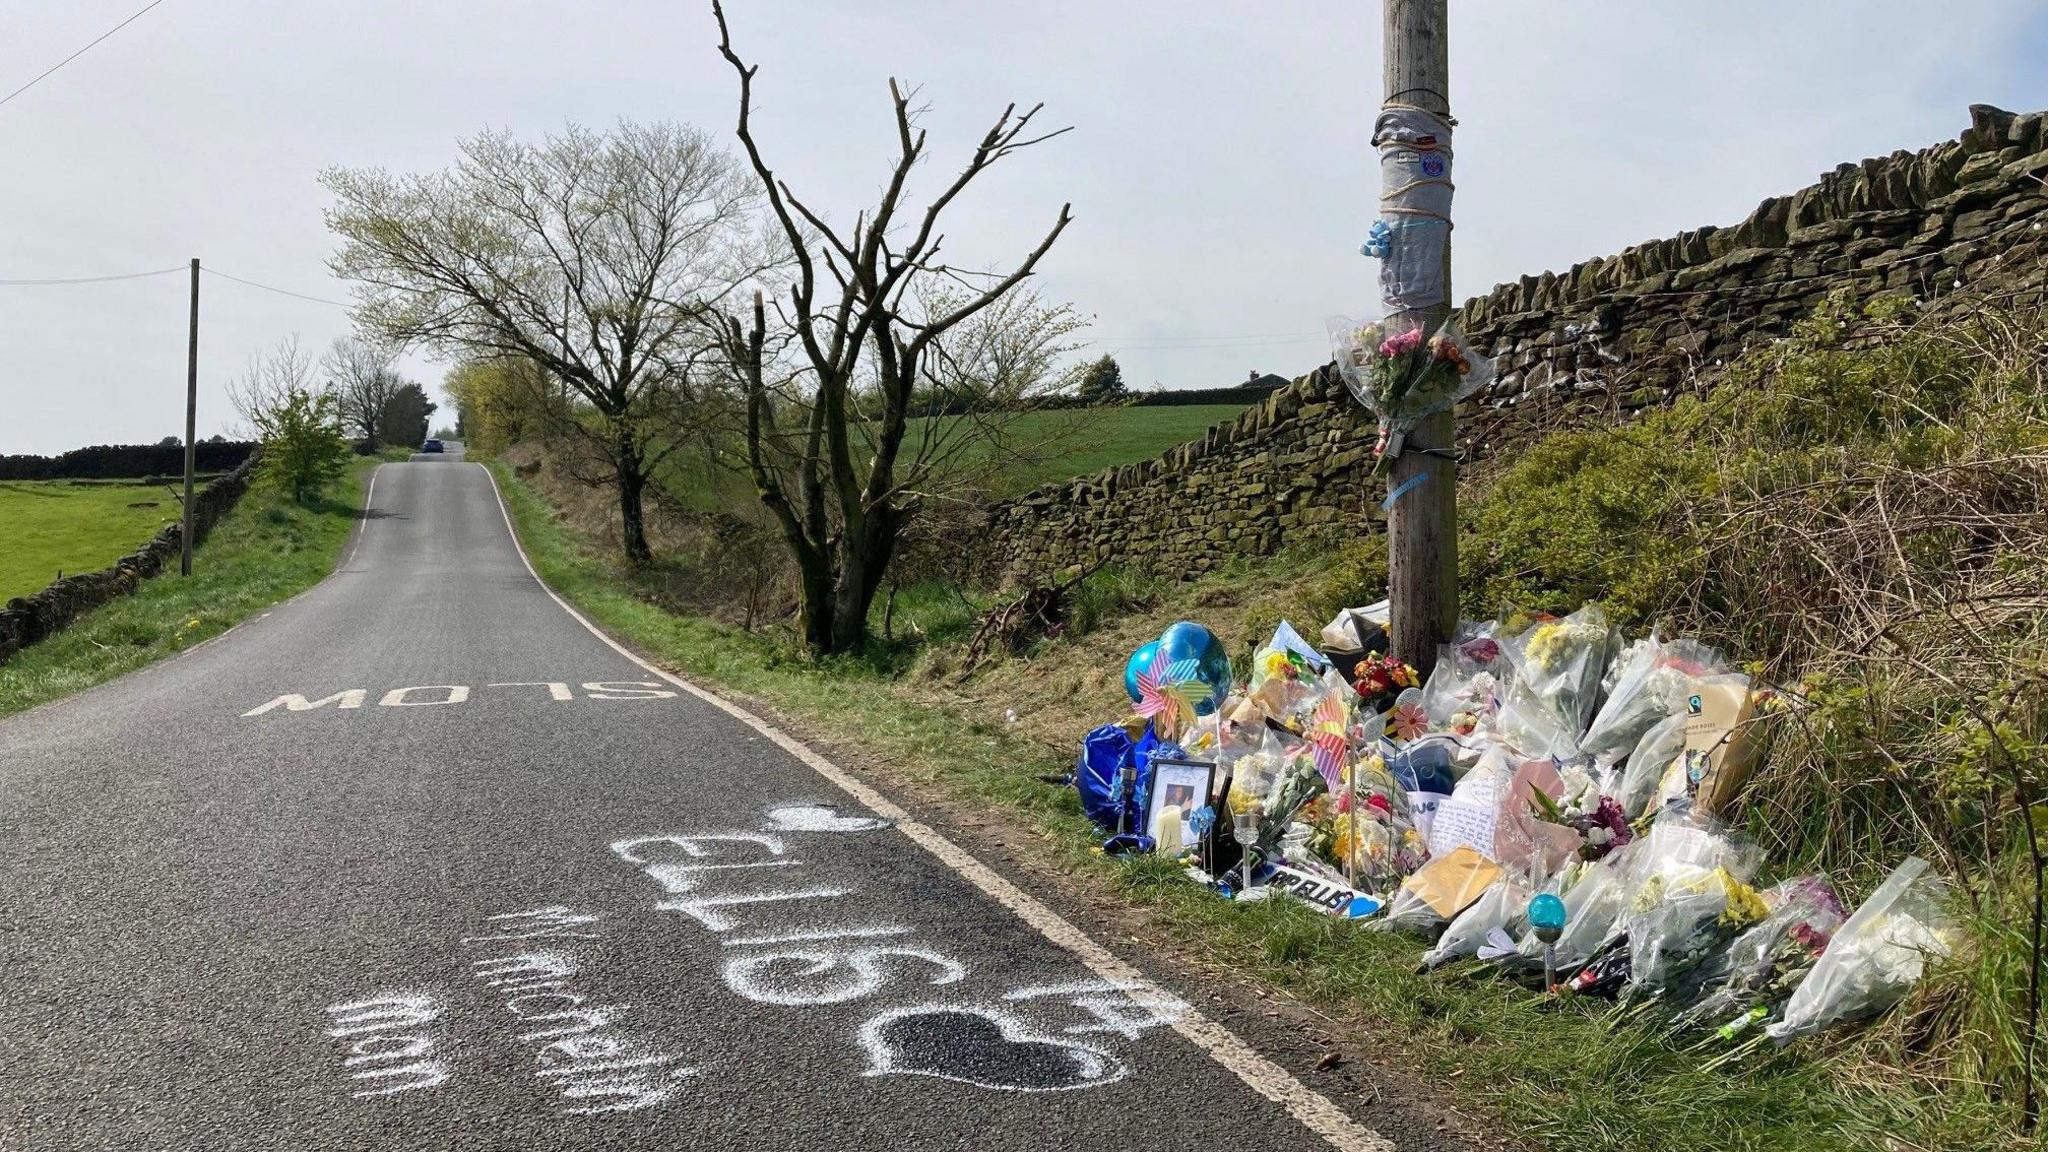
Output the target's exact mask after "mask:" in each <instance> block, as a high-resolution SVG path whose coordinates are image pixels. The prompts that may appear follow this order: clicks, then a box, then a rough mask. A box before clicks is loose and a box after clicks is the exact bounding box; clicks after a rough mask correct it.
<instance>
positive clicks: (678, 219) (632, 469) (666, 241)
mask: <svg viewBox="0 0 2048 1152" xmlns="http://www.w3.org/2000/svg"><path fill="white" fill-rule="evenodd" d="M321 181H322V182H323V183H324V184H325V185H326V186H327V188H328V190H329V191H330V192H332V193H333V194H334V196H335V198H336V200H337V203H336V205H335V206H334V207H333V208H332V209H330V210H329V211H328V213H327V225H328V227H329V228H330V229H332V230H333V231H334V232H336V233H337V234H339V235H340V236H341V238H342V247H341V250H340V251H339V252H338V253H337V254H336V255H335V256H334V258H333V259H332V261H331V262H330V266H331V267H332V268H333V270H334V272H335V273H336V274H337V275H339V276H342V277H345V278H347V279H351V280H354V281H356V282H357V284H358V288H357V306H356V309H355V314H356V320H357V323H358V325H359V326H360V327H361V328H362V329H363V330H364V331H365V332H368V333H371V334H373V335H375V336H376V337H378V338H380V339H384V340H388V341H392V342H394V343H396V344H401V345H409V344H422V345H426V346H429V347H433V348H436V349H437V350H441V351H444V352H450V353H453V354H455V355H457V356H461V357H484V358H502V357H521V358H524V359H526V360H530V361H532V362H533V363H534V364H536V365H538V366H540V367H541V368H542V369H543V370H545V371H546V372H547V374H548V375H549V376H550V377H551V378H552V379H554V380H556V381H559V382H560V383H561V384H562V385H563V386H564V387H566V388H567V389H569V390H571V391H573V392H574V394H575V396H576V398H577V401H578V404H577V407H576V408H575V409H574V410H573V411H572V412H571V413H570V417H571V418H570V419H568V420H567V421H565V427H564V429H563V431H564V432H566V433H567V434H570V435H574V436H577V437H579V438H580V439H582V440H583V441H584V442H585V443H586V444H587V445H588V446H589V447H590V448H591V449H592V450H594V452H595V453H596V455H597V456H598V458H599V459H601V460H602V461H604V463H605V466H606V468H607V470H608V471H609V473H610V477H609V478H610V479H611V481H612V482H613V483H616V484H617V486H618V498H619V527H620V538H621V540H622V543H623V545H624V550H625V554H626V557H627V559H628V560H630V561H632V562H634V563H636V564H637V563H644V562H646V561H647V560H649V559H650V558H651V554H650V553H649V550H648V547H647V534H646V529H645V527H644V520H643V517H642V514H641V504H642V494H643V492H644V490H645V488H646V486H647V483H648V479H649V477H650V476H651V475H652V474H653V472H654V470H655V468H656V467H657V466H658V465H659V464H660V463H661V461H662V459H663V458H664V457H665V456H666V455H668V453H669V452H671V451H673V450H674V447H675V445H676V444H677V443H678V442H680V440H679V437H678V436H677V435H676V432H675V429H676V428H677V426H678V425H687V424H688V422H689V421H690V420H691V419H693V418H694V415H695V412H696V409H697V405H696V403H695V400H696V398H697V397H696V392H697V384H696V376H697V372H698V363H699V354H700V352H701V350H702V347H703V343H704V341H703V325H702V323H701V320H702V318H703V317H704V316H705V314H706V313H707V312H708V311H709V310H711V309H713V308H715V307H716V306H717V305H718V304H719V302H720V301H721V300H722V299H723V298H724V297H725V296H726V295H727V294H728V293H730V292H732V291H733V290H734V289H735V288H736V287H737V286H738V285H741V284H743V283H746V282H749V281H750V280H752V279H753V278H754V277H755V276H756V275H757V274H758V273H759V272H760V271H761V269H762V263H763V261H762V259H761V257H760V255H759V251H760V248H759V245H758V244H757V243H755V237H754V233H753V231H752V227H751V226H752V224H753V222H754V211H755V209H756V207H757V205H758V203H759V193H758V191H757V189H756V187H755V184H754V181H753V179H752V177H751V176H750V175H749V174H748V173H747V172H746V171H745V170H744V169H743V168H741V167H740V166H739V165H738V164H737V163H736V162H735V161H734V160H733V159H732V157H731V155H730V154H729V153H727V152H725V151H723V150H721V149H719V148H718V147H716V146H715V145H714V144H713V143H712V141H711V139H710V137H709V136H708V135H706V134H705V133H703V132H700V131H698V130H696V129H694V128H690V127H687V126H684V125H680V124H652V125H637V124H632V123H622V124H620V125H619V126H618V127H617V128H616V129H614V130H612V131H610V132H606V133H598V132H592V131H590V130H587V129H583V128H579V127H576V126H573V125H572V126H570V127H569V128H567V129H566V130H565V131H564V132H563V133H562V134H560V135H558V136H550V137H548V138H547V139H545V140H544V141H542V142H541V143H539V144H528V143H522V142H520V141H518V140H515V139H513V138H511V137H510V136H508V135H505V134H503V133H495V132H485V133H482V134H480V135H478V136H476V137H474V138H472V139H470V140H467V141H465V142H464V143H463V144H462V148H461V160H460V162H458V163H457V164H456V165H455V166H454V167H453V168H451V169H449V170H447V171H443V172H435V173H429V174H424V175H413V176H392V175H390V174H388V173H386V172H384V171H382V170H380V169H344V168H335V169H329V170H328V171H326V172H324V173H322V175H321Z"/></svg>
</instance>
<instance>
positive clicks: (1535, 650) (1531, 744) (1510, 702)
mask: <svg viewBox="0 0 2048 1152" xmlns="http://www.w3.org/2000/svg"><path fill="white" fill-rule="evenodd" d="M1613 641H1614V631H1613V629H1612V628H1611V627H1610V626H1609V625H1608V622H1607V613H1606V612H1604V611H1602V610H1601V608H1600V606H1599V605H1598V604H1588V605H1586V606H1585V607H1583V608H1581V609H1579V610H1578V611H1577V612H1574V613H1572V614H1571V615H1569V616H1566V617H1564V618H1563V619H1561V620H1558V619H1547V620H1538V621H1536V622H1535V623H1533V624H1531V625H1529V626H1528V627H1526V628H1523V629H1520V630H1518V631H1516V632H1515V633H1514V634H1513V635H1512V637H1511V638H1510V639H1508V640H1507V641H1506V642H1505V644H1504V645H1503V648H1504V649H1505V651H1506V653H1507V657H1508V659H1509V661H1510V662H1511V663H1512V664H1513V665H1514V669H1515V674H1514V678H1513V679H1512V680H1511V681H1510V682H1509V684H1508V686H1507V690H1506V692H1505V693H1504V694H1503V695H1502V698H1501V706H1500V716H1499V718H1498V721H1497V725H1498V728H1499V731H1500V735H1501V737H1502V739H1505V740H1506V741H1507V742H1508V743H1509V744H1510V745H1512V746H1513V747H1514V748H1516V749H1517V750H1519V751H1520V752H1522V753H1523V754H1524V755H1528V756H1554V757H1557V758H1558V759H1560V760H1570V759H1574V758H1576V757H1577V756H1578V755H1579V739H1580V737H1581V736H1582V735H1584V733H1585V731H1586V725H1587V723H1588V722H1590V721H1591V720H1592V718H1593V709H1594V707H1595V706H1596V705H1597V704H1598V703H1599V701H1600V679H1601V676H1602V675H1603V674H1604V673H1605V672H1606V671H1607V657H1608V653H1609V650H1610V649H1611V647H1612V645H1613Z"/></svg>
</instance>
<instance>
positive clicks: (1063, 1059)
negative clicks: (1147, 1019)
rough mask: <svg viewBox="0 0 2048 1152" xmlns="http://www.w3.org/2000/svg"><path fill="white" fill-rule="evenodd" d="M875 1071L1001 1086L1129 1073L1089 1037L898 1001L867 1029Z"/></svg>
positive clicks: (1066, 1084)
mask: <svg viewBox="0 0 2048 1152" xmlns="http://www.w3.org/2000/svg"><path fill="white" fill-rule="evenodd" d="M860 1042H861V1047H863V1048H865V1049H867V1053H868V1069H867V1072H866V1073H864V1074H865V1075H868V1076H890V1075H901V1076H931V1077H935V1078H937V1079H940V1080H951V1081H953V1082H955V1083H958V1084H972V1085H974V1086H975V1087H977V1088H992V1089H994V1090H996V1091H998V1092H1065V1091H1069V1090H1071V1089H1075V1088H1099V1087H1101V1086H1102V1085H1104V1084H1114V1083H1116V1082H1117V1081H1119V1080H1121V1079H1123V1078H1124V1077H1126V1076H1128V1075H1130V1072H1131V1069H1130V1066H1129V1065H1127V1064H1125V1063H1124V1062H1123V1061H1122V1060H1119V1059H1117V1058H1116V1057H1114V1056H1112V1055H1110V1054H1109V1053H1107V1052H1104V1051H1102V1050H1101V1049H1099V1048H1091V1047H1089V1046H1088V1045H1086V1044H1077V1043H1075V1042H1073V1041H1071V1040H1063V1039H1054V1038H1052V1037H1048V1036H1040V1035H1037V1034H1035V1033H1033V1032H1032V1031H1031V1030H1030V1027H1029V1026H1028V1025H1026V1024H1024V1023H1023V1022H1022V1021H1020V1020H1017V1019H1016V1018H1014V1017H1011V1016H1008V1015H1005V1014H1004V1013H1001V1012H993V1011H990V1010H988V1009H985V1008H958V1007H948V1006H944V1005H923V1006H921V1007H916V1008H897V1009H893V1010H891V1011H888V1012H884V1013H882V1014H881V1015H879V1016H877V1017H875V1018H874V1019H873V1020H870V1021H868V1023H867V1026H866V1027H864V1028H862V1029H861V1031H860Z"/></svg>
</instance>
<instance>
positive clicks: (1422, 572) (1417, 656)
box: [1385, 0, 1458, 675]
mask: <svg viewBox="0 0 2048 1152" xmlns="http://www.w3.org/2000/svg"><path fill="white" fill-rule="evenodd" d="M1385 50H1386V59H1385V74H1386V75H1385V80H1386V98H1385V104H1386V107H1387V108H1389V109H1392V108H1395V107H1397V106H1407V107H1410V108H1417V109H1421V110H1422V111H1424V112H1427V113H1430V114H1431V115H1433V116H1434V117H1436V118H1438V119H1440V120H1441V121H1443V123H1444V125H1445V131H1444V133H1443V135H1444V139H1443V140H1442V141H1441V143H1440V147H1441V148H1442V149H1443V160H1442V162H1441V166H1440V168H1439V169H1438V170H1439V171H1440V172H1442V173H1443V174H1444V176H1445V178H1446V182H1447V181H1448V175H1449V144H1450V140H1449V138H1448V137H1449V131H1448V128H1449V125H1450V123H1451V119H1450V117H1451V100H1450V90H1451V53H1450V20H1449V12H1448V0H1385ZM1427 170H1428V169H1427V168H1425V169H1424V171H1427ZM1443 224H1444V227H1443V298H1442V300H1441V301H1439V302H1437V303H1435V304H1432V305H1430V306H1428V307H1422V308H1409V309H1403V310H1399V311H1389V312H1388V314H1387V316H1386V318H1385V323H1386V330H1387V331H1388V332H1389V333H1395V332H1400V331H1403V330H1405V329H1408V328H1414V327H1417V326H1420V327H1421V328H1422V329H1423V330H1424V331H1425V332H1434V331H1435V330H1436V329H1437V328H1438V327H1439V326H1440V325H1442V324H1443V322H1444V321H1445V319H1447V318H1448V317H1449V316H1450V313H1451V305H1450V284H1451V244H1450V222H1449V220H1448V219H1446V220H1444V221H1443ZM1388 306H1389V308H1390V309H1391V308H1392V307H1393V305H1392V304H1391V303H1390V304H1389V305H1388ZM1456 454H1457V433H1456V417H1455V416H1454V414H1453V413H1452V412H1449V411H1444V412H1440V413H1437V414H1436V415H1433V416H1429V417H1426V418H1425V419H1423V420H1422V421H1421V423H1419V424H1418V425H1416V427H1415V430H1414V431H1413V432H1411V433H1410V434H1409V435H1408V438H1407V443H1406V445H1405V447H1404V450H1403V451H1402V452H1401V454H1400V455H1399V456H1397V457H1395V459H1394V462H1393V471H1392V475H1391V477H1390V478H1389V480H1388V491H1389V493H1390V494H1392V495H1393V496H1394V500H1393V503H1392V505H1391V506H1390V507H1389V508H1388V509H1387V570H1388V575H1387V598H1388V602H1389V603H1388V608H1389V612H1390V614H1391V617H1392V619H1391V621H1390V623H1391V625H1392V627H1391V629H1390V632H1391V635H1390V639H1391V641H1392V645H1391V647H1392V650H1393V654H1394V655H1395V656H1398V657H1399V658H1400V659H1402V660H1404V661H1406V662H1408V663H1409V664H1411V665H1413V666H1415V668H1417V669H1418V670H1420V671H1421V672H1423V673H1424V674H1425V675H1426V674H1427V673H1428V672H1429V669H1430V668H1431V667H1432V666H1433V665H1434V664H1435V663H1436V650H1437V645H1439V644H1443V643H1445V642H1447V641H1449V640H1450V638H1451V634H1452V633H1453V632H1454V631H1455V630H1456V629H1457V626H1458V492H1457V485H1458V464H1457V455H1456ZM1418 478H1419V479H1418Z"/></svg>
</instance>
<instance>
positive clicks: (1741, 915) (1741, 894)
mask: <svg viewBox="0 0 2048 1152" xmlns="http://www.w3.org/2000/svg"><path fill="white" fill-rule="evenodd" d="M1714 874H1715V875H1716V876H1717V877H1719V878H1720V881H1721V884H1722V886H1723V887H1724V888H1725V889H1726V890H1727V892H1728V908H1727V910H1726V911H1724V912H1722V913H1721V923H1722V924H1724V925H1726V926H1728V927H1730V928H1747V927H1748V926H1750V925H1751V924H1755V923H1756V922H1758V921H1759V920H1762V919H1763V918H1764V917H1766V916H1768V915H1770V914H1771V910H1770V908H1769V907H1768V906H1766V905H1765V904H1764V898H1763V897H1762V896H1759V895H1758V894H1757V890H1756V889H1754V888H1751V887H1750V886H1749V885H1747V884H1744V883H1743V882H1742V881H1740V880H1737V879H1736V878H1735V877H1733V876H1731V875H1729V874H1728V870H1727V869H1726V868H1720V869H1716V870H1715V873H1714Z"/></svg>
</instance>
